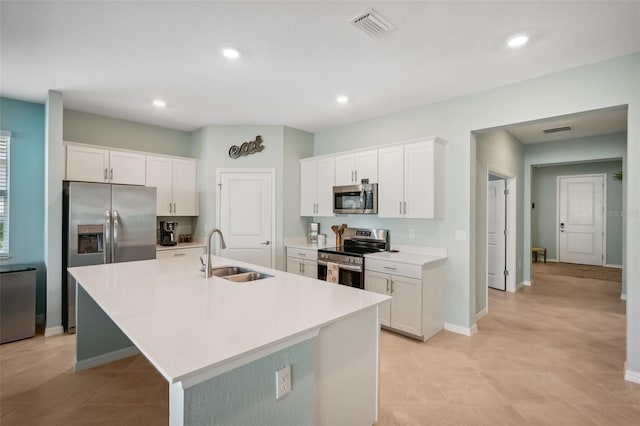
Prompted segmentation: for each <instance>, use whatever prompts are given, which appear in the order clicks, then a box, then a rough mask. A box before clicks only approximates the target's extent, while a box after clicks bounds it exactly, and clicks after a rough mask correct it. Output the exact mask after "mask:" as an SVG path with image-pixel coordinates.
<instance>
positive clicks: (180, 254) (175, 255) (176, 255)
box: [173, 253, 187, 257]
mask: <svg viewBox="0 0 640 426" xmlns="http://www.w3.org/2000/svg"><path fill="white" fill-rule="evenodd" d="M185 254H187V253H176V254H174V255H173V257H178V256H184V255H185Z"/></svg>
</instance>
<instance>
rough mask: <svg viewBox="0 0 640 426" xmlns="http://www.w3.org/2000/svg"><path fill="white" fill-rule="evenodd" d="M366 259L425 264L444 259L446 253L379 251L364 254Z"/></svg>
mask: <svg viewBox="0 0 640 426" xmlns="http://www.w3.org/2000/svg"><path fill="white" fill-rule="evenodd" d="M364 257H366V258H367V259H369V258H371V259H382V260H387V261H389V262H395V263H408V264H411V265H420V266H426V265H429V264H431V263H434V262H438V261H441V260H445V259H446V258H447V256H446V255H442V254H423V253H410V252H405V251H399V252H389V251H383V252H380V253H371V254H365V255H364Z"/></svg>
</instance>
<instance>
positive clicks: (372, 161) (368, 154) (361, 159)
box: [336, 149, 378, 184]
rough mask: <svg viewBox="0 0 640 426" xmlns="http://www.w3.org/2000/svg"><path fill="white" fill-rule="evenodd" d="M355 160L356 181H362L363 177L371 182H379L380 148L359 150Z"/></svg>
mask: <svg viewBox="0 0 640 426" xmlns="http://www.w3.org/2000/svg"><path fill="white" fill-rule="evenodd" d="M355 160H356V161H355V163H356V164H355V168H356V173H355V183H356V184H358V183H360V182H362V179H369V183H378V150H377V149H374V150H372V151H365V152H358V153H357V154H356V155H355ZM336 167H337V165H336Z"/></svg>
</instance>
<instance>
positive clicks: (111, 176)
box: [109, 169, 113, 180]
mask: <svg viewBox="0 0 640 426" xmlns="http://www.w3.org/2000/svg"><path fill="white" fill-rule="evenodd" d="M109 179H111V180H113V169H111V173H110V175H109Z"/></svg>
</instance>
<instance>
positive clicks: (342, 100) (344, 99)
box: [336, 95, 349, 104]
mask: <svg viewBox="0 0 640 426" xmlns="http://www.w3.org/2000/svg"><path fill="white" fill-rule="evenodd" d="M336 102H337V103H339V104H346V103H347V102H349V98H348V97H346V96H344V95H340V96H337V97H336Z"/></svg>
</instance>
